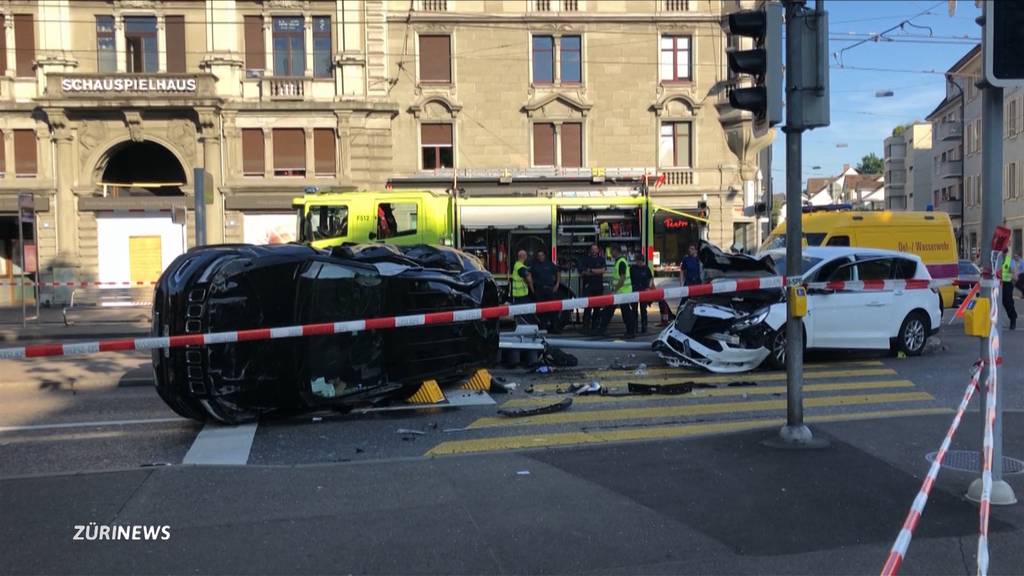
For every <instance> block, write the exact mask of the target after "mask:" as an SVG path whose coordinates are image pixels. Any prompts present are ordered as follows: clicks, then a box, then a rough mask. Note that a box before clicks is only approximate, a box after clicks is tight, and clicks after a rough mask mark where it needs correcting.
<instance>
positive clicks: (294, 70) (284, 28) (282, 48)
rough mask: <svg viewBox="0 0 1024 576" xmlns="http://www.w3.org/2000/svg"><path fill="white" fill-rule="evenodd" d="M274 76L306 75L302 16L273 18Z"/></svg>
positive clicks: (304, 33)
mask: <svg viewBox="0 0 1024 576" xmlns="http://www.w3.org/2000/svg"><path fill="white" fill-rule="evenodd" d="M273 36H274V76H305V75H306V32H305V27H304V26H303V23H302V16H279V17H276V18H274V27H273Z"/></svg>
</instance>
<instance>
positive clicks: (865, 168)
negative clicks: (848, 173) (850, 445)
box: [857, 152, 885, 174]
mask: <svg viewBox="0 0 1024 576" xmlns="http://www.w3.org/2000/svg"><path fill="white" fill-rule="evenodd" d="M884 170H885V163H884V162H882V159H881V158H879V157H878V156H875V153H874V152H872V153H870V154H868V155H867V156H865V157H863V158H861V159H860V164H857V172H860V173H861V174H881V173H882V172H883V171H884Z"/></svg>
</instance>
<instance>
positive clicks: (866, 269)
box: [857, 258, 892, 281]
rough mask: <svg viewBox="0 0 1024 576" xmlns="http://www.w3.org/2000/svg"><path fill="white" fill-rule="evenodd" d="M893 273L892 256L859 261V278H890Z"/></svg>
mask: <svg viewBox="0 0 1024 576" xmlns="http://www.w3.org/2000/svg"><path fill="white" fill-rule="evenodd" d="M891 274H892V259H891V258H878V259H875V260H863V261H861V262H858V263H857V280H861V281H863V280H888V279H889V278H890V276H891Z"/></svg>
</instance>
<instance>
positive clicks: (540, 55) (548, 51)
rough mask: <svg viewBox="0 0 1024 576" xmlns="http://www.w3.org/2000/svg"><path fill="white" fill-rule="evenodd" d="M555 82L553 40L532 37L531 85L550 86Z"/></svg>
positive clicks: (549, 37)
mask: <svg viewBox="0 0 1024 576" xmlns="http://www.w3.org/2000/svg"><path fill="white" fill-rule="evenodd" d="M554 81H555V38H554V37H553V36H534V37H533V83H534V84H551V83H553V82H554Z"/></svg>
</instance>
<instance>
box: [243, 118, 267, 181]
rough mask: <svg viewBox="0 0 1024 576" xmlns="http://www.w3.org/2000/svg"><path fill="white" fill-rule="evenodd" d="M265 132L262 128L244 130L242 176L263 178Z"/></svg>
mask: <svg viewBox="0 0 1024 576" xmlns="http://www.w3.org/2000/svg"><path fill="white" fill-rule="evenodd" d="M264 146H265V144H264V140H263V130H262V129H260V128H243V129H242V175H243V176H258V177H260V178H262V177H263V173H264V170H265V167H264V158H265V156H264V154H265V148H264Z"/></svg>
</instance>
